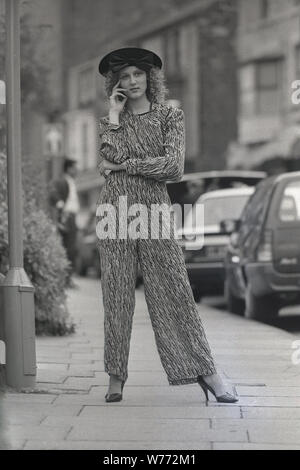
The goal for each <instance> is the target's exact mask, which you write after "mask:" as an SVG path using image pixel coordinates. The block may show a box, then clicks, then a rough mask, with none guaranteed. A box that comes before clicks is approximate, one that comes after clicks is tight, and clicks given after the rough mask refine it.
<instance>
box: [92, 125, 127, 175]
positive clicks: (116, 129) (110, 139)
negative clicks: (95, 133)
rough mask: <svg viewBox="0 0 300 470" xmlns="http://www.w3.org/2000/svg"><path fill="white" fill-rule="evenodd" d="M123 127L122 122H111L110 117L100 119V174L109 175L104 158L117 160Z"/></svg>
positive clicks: (98, 165) (111, 160)
mask: <svg viewBox="0 0 300 470" xmlns="http://www.w3.org/2000/svg"><path fill="white" fill-rule="evenodd" d="M121 129H122V124H111V123H110V122H109V118H108V117H103V118H101V119H100V125H99V137H100V148H99V154H98V164H97V168H98V170H99V173H100V175H102V176H104V178H106V177H107V174H105V170H104V169H103V160H104V159H106V160H108V161H110V162H113V163H118V162H117V156H118V149H119V147H120V145H119V144H118V142H119V140H120V139H119V133H120V130H121Z"/></svg>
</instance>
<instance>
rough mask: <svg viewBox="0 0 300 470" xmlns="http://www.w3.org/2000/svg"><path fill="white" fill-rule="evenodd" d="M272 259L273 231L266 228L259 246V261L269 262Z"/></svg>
mask: <svg viewBox="0 0 300 470" xmlns="http://www.w3.org/2000/svg"><path fill="white" fill-rule="evenodd" d="M272 259H273V255H272V231H271V230H265V231H264V232H263V234H262V238H261V240H260V243H259V245H258V248H257V261H260V262H262V263H268V262H270V261H272Z"/></svg>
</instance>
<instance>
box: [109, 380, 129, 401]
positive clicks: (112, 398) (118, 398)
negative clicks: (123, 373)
mask: <svg viewBox="0 0 300 470" xmlns="http://www.w3.org/2000/svg"><path fill="white" fill-rule="evenodd" d="M124 384H125V380H122V385H121V393H107V394H106V395H105V401H106V402H107V403H111V402H116V401H121V400H122V399H123V388H124Z"/></svg>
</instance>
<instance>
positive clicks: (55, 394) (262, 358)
mask: <svg viewBox="0 0 300 470" xmlns="http://www.w3.org/2000/svg"><path fill="white" fill-rule="evenodd" d="M76 283H77V284H78V285H79V289H76V290H70V291H68V305H69V309H70V311H71V313H72V317H73V319H74V321H75V322H76V324H77V331H76V333H75V334H73V335H70V336H67V337H57V338H55V337H50V338H49V337H40V338H37V343H36V346H37V357H38V371H37V390H36V391H35V393H15V392H12V391H10V392H7V393H6V394H5V397H4V399H3V400H2V405H3V408H4V411H5V414H6V416H7V419H6V426H7V431H8V435H9V437H10V442H9V445H10V446H11V448H13V449H28V450H29V449H36V450H38V449H41V450H43V449H44V450H46V449H53V450H54V449H78V450H80V449H82V450H83V449H99V450H122V449H132V450H139V449H174V450H181V449H182V450H184V449H195V450H210V449H211V450H219V449H242V450H256V449H264V448H265V449H276V448H278V449H299V448H300V392H299V390H300V365H299V366H296V365H294V364H293V363H292V361H291V354H292V352H293V349H292V343H293V341H295V339H297V338H295V336H293V335H291V334H289V333H287V332H284V331H281V330H279V329H277V328H275V327H272V326H270V325H265V324H261V323H258V322H255V321H249V320H246V319H244V318H241V317H238V316H235V315H231V314H229V313H226V312H224V311H220V310H217V309H214V308H212V307H210V306H208V305H204V304H198V305H197V308H198V312H199V315H200V317H201V319H202V322H203V325H204V327H205V330H206V333H207V337H208V340H209V342H210V345H211V348H212V352H213V355H214V357H215V360H216V364H217V368H218V370H219V372H220V373H221V374H222V375H223V376H224V377H225V378H226V380H227V382H229V383H232V384H233V385H235V387H236V390H237V392H238V394H239V401H238V402H237V403H234V404H222V403H217V402H216V400H215V398H214V397H212V396H211V395H210V401H209V402H208V403H206V401H205V397H204V394H203V391H202V390H201V388H200V387H199V386H198V385H197V384H189V385H182V386H170V385H169V384H168V381H167V377H166V374H165V371H164V369H163V367H162V364H161V362H160V358H159V355H158V352H157V349H156V344H155V338H154V334H153V330H152V327H151V321H150V318H149V315H148V311H147V306H146V302H145V298H144V290H143V288H141V289H137V290H136V309H135V315H134V320H133V332H132V338H131V348H130V355H129V367H128V371H129V376H128V381H127V383H126V386H125V388H124V398H123V400H122V402H119V403H109V404H108V403H106V402H105V399H104V395H105V393H106V392H107V385H108V375H107V374H106V373H105V371H104V364H103V352H104V349H103V345H104V335H103V307H102V303H101V301H100V297H101V284H100V282H99V280H94V279H80V278H78V279H76ZM87 306H88V308H87Z"/></svg>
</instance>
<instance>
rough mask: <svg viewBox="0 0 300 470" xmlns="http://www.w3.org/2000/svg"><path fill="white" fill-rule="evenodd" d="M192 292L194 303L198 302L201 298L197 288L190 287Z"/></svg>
mask: <svg viewBox="0 0 300 470" xmlns="http://www.w3.org/2000/svg"><path fill="white" fill-rule="evenodd" d="M192 291H193V296H194V300H195V302H200V300H201V298H202V292H201V291H200V289H199V287H192Z"/></svg>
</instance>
